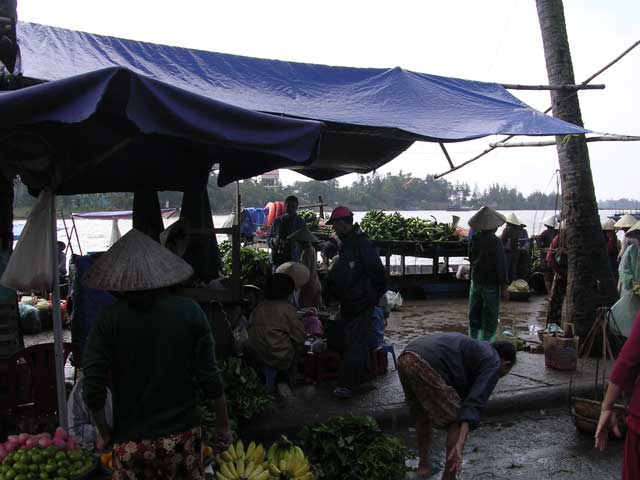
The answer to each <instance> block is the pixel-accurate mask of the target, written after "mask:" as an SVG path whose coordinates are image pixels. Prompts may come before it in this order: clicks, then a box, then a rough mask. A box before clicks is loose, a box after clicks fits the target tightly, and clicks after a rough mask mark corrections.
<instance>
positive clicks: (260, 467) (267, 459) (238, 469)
mask: <svg viewBox="0 0 640 480" xmlns="http://www.w3.org/2000/svg"><path fill="white" fill-rule="evenodd" d="M216 463H217V465H218V468H217V472H216V478H217V479H218V480H236V479H241V480H313V479H314V475H313V472H312V471H311V464H310V463H309V461H308V460H307V458H306V457H305V455H304V452H303V451H302V449H301V448H300V447H298V446H296V445H294V444H293V443H291V442H290V441H289V440H288V439H287V438H286V437H285V436H284V435H283V436H282V438H281V439H280V440H279V441H278V442H276V443H274V444H273V445H272V446H271V447H270V448H269V450H268V452H265V449H264V447H263V446H262V445H261V444H258V445H256V443H255V442H251V443H250V444H249V446H248V447H247V449H246V450H245V448H244V444H243V443H242V440H238V442H237V443H236V444H235V445H233V444H232V445H230V446H229V448H228V449H227V450H226V451H224V452H223V453H222V454H221V455H219V456H218V457H217V458H216Z"/></svg>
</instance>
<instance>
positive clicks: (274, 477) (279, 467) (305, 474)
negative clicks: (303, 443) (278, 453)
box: [269, 446, 313, 480]
mask: <svg viewBox="0 0 640 480" xmlns="http://www.w3.org/2000/svg"><path fill="white" fill-rule="evenodd" d="M269 473H270V474H271V477H270V480H282V479H286V480H313V472H311V465H310V464H309V461H308V460H307V459H306V458H305V456H304V453H303V451H302V450H301V449H300V447H297V446H292V447H291V448H290V449H289V451H287V452H285V453H284V454H283V455H282V458H281V459H280V460H279V461H277V462H276V461H275V460H273V461H272V463H271V464H270V465H269Z"/></svg>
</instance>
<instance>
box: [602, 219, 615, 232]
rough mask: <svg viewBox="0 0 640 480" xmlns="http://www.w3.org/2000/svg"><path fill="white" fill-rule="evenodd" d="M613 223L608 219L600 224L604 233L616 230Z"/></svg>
mask: <svg viewBox="0 0 640 480" xmlns="http://www.w3.org/2000/svg"><path fill="white" fill-rule="evenodd" d="M615 223H616V222H614V221H613V220H611V219H610V218H609V219H608V220H606V221H604V222H602V230H604V231H613V230H615V229H616V227H615Z"/></svg>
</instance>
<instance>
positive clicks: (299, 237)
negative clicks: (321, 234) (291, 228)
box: [287, 225, 320, 243]
mask: <svg viewBox="0 0 640 480" xmlns="http://www.w3.org/2000/svg"><path fill="white" fill-rule="evenodd" d="M287 240H296V241H298V242H310V243H318V242H320V240H318V237H316V236H315V235H314V234H313V233H311V231H310V230H309V228H308V227H307V226H306V225H305V226H304V227H302V228H301V229H299V230H296V231H295V232H293V233H292V234H291V235H289V236H288V237H287Z"/></svg>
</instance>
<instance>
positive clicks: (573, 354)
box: [542, 334, 579, 370]
mask: <svg viewBox="0 0 640 480" xmlns="http://www.w3.org/2000/svg"><path fill="white" fill-rule="evenodd" d="M542 344H543V346H544V363H545V365H546V366H547V367H549V368H553V369H555V370H575V369H576V367H577V365H578V344H579V338H578V337H560V336H554V335H547V334H543V335H542Z"/></svg>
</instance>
